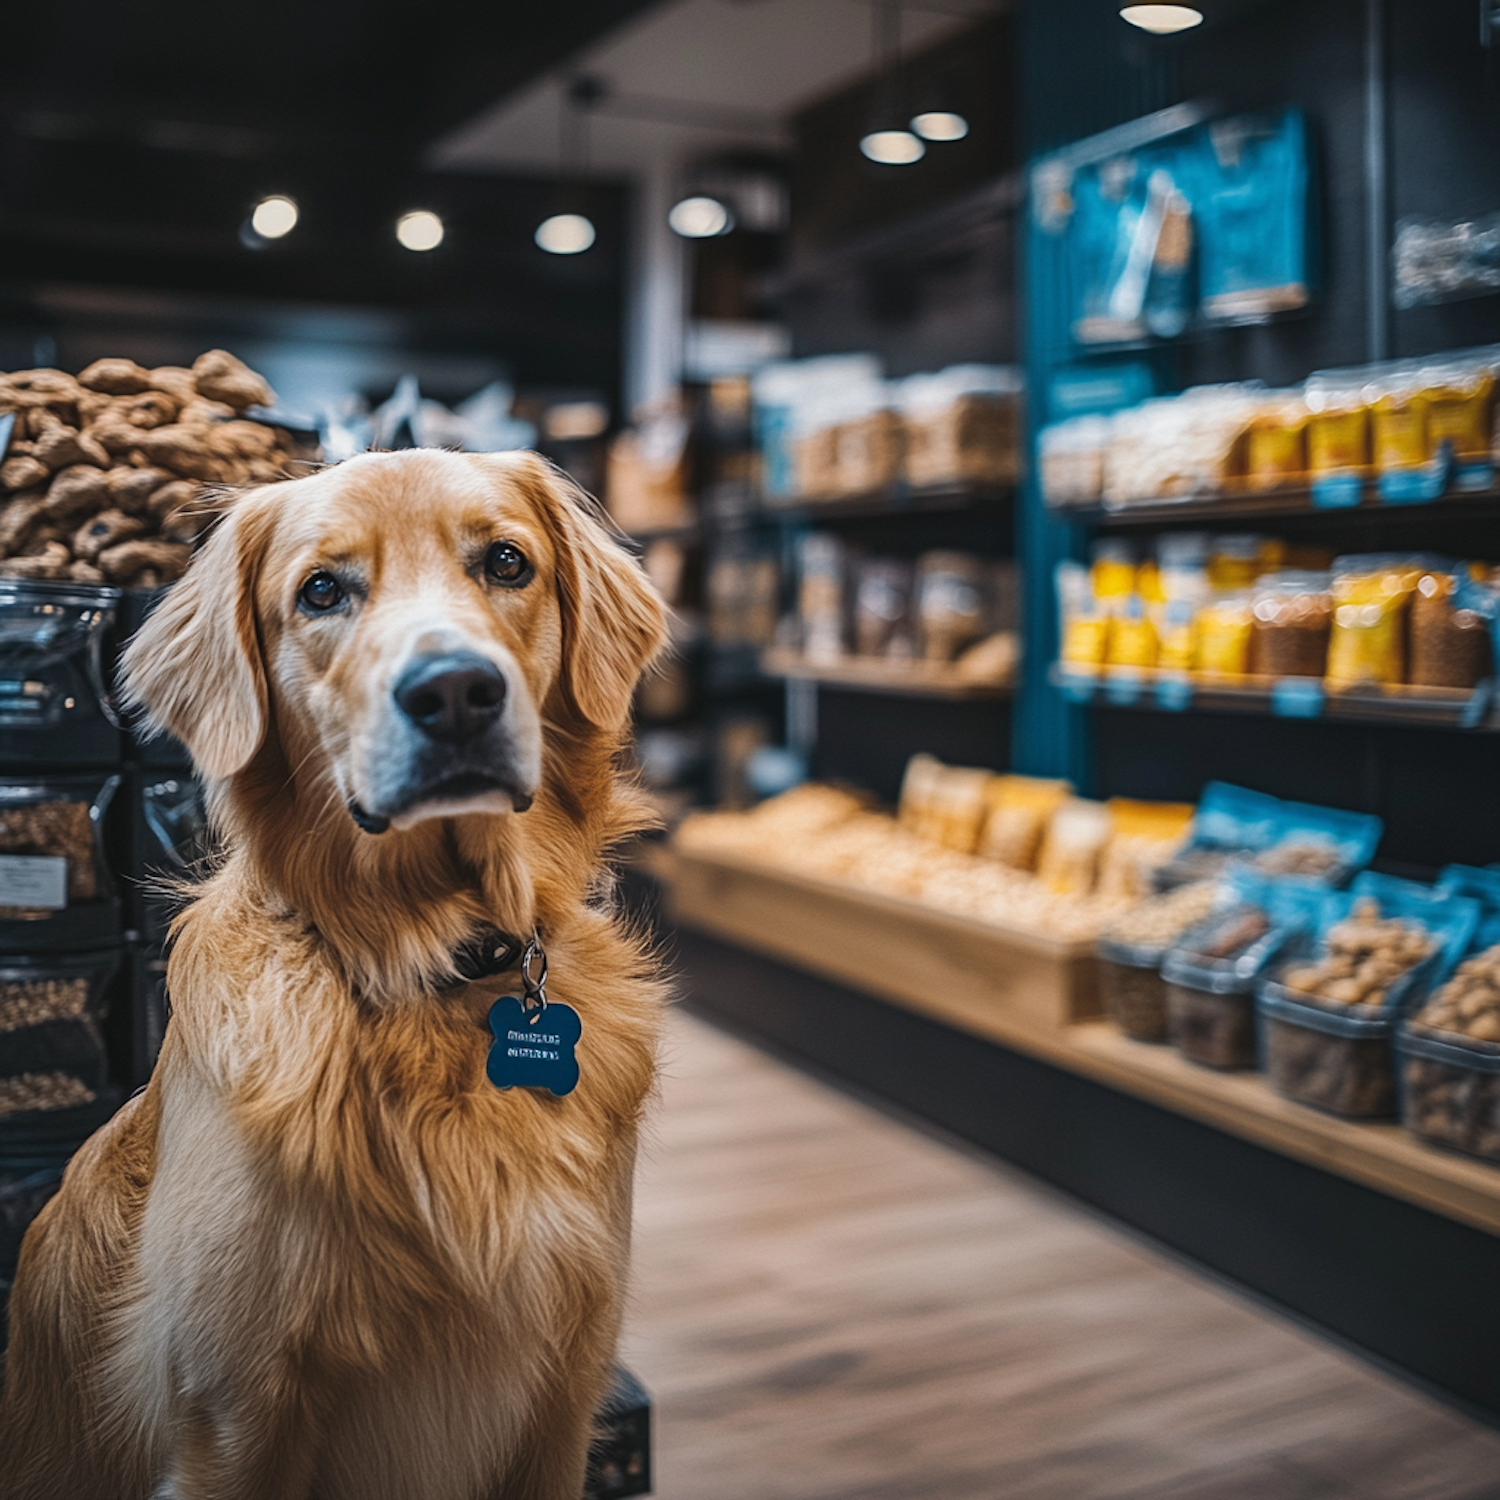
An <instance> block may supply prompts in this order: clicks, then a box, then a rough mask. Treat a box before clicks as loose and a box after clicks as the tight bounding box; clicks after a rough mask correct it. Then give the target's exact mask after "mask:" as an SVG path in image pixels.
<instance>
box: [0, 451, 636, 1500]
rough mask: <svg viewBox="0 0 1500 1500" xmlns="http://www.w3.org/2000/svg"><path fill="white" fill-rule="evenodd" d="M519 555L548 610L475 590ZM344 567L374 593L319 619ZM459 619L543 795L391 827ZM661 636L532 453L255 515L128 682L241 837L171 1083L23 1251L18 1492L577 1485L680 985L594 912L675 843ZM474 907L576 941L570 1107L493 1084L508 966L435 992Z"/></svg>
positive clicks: (109, 1137)
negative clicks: (609, 883)
mask: <svg viewBox="0 0 1500 1500" xmlns="http://www.w3.org/2000/svg"><path fill="white" fill-rule="evenodd" d="M502 537H503V538H505V539H508V540H511V541H514V542H516V543H517V544H518V545H520V546H521V548H522V550H523V551H524V552H525V553H526V555H527V556H528V557H529V558H530V559H531V560H532V562H533V563H534V566H535V572H536V576H535V580H534V582H533V583H532V584H531V585H530V586H529V587H527V588H524V589H519V590H514V591H504V590H496V589H493V588H487V587H486V586H485V580H484V579H483V578H482V577H480V576H478V575H477V574H476V568H475V565H474V563H473V557H474V554H475V548H476V547H479V548H482V547H483V546H484V545H485V544H486V543H487V542H488V541H489V540H490V539H492V538H502ZM330 561H334V562H337V564H338V565H339V566H341V567H346V568H352V569H353V570H355V572H356V573H357V574H358V576H359V577H360V578H362V579H363V580H364V587H365V590H366V591H365V593H364V594H363V595H362V596H361V599H360V603H359V607H358V608H357V609H354V610H352V611H351V612H350V614H349V615H348V617H347V618H345V619H343V620H341V621H339V622H337V623H333V622H330V621H327V620H316V621H311V622H310V621H308V620H307V619H305V618H304V617H303V616H302V615H300V614H299V613H298V611H297V609H296V607H295V600H296V599H297V596H298V592H297V591H298V589H299V587H300V586H301V582H302V580H303V579H305V578H306V577H307V576H308V573H309V570H310V569H311V568H313V567H316V566H319V565H324V564H328V563H329V562H330ZM434 621H435V622H436V625H434ZM438 626H441V629H440V630H439V632H438V634H439V635H440V636H441V637H442V639H443V640H445V641H447V640H450V639H451V640H464V641H468V642H470V643H471V644H477V645H478V646H479V648H480V649H481V650H482V651H483V652H484V653H486V654H487V656H488V657H489V658H491V659H494V660H496V661H499V662H502V663H507V664H509V665H510V666H511V667H512V668H513V669H514V670H515V671H516V672H518V673H519V675H520V678H521V679H522V680H520V681H513V682H512V684H511V686H512V698H513V699H514V701H515V704H516V709H515V711H516V714H517V716H518V723H519V722H520V721H521V720H524V717H525V714H526V713H527V712H531V713H533V714H534V717H535V723H536V725H537V726H538V727H539V729H540V761H539V783H538V785H537V786H536V789H535V800H534V803H533V805H532V806H531V807H530V809H529V811H526V812H525V813H524V814H520V813H503V812H495V811H480V812H467V813H464V812H460V813H458V814H456V815H453V816H432V817H427V818H423V819H421V820H418V821H415V822H412V823H411V824H410V826H401V825H399V824H398V825H397V826H395V827H393V828H392V829H391V831H389V832H387V833H384V834H381V835H371V834H368V833H364V832H361V831H360V830H359V829H358V828H357V827H356V826H355V823H354V822H353V820H352V819H351V816H350V814H349V812H348V811H347V810H346V802H347V801H348V800H349V798H350V797H351V796H354V795H357V794H359V792H360V787H361V785H362V783H361V780H360V778H361V777H368V775H369V774H373V773H371V772H369V770H368V767H369V766H370V765H372V764H374V763H375V762H376V761H378V758H379V754H380V744H379V735H378V729H379V725H380V723H381V722H382V719H381V715H382V714H384V713H386V712H387V707H386V702H387V699H388V698H389V692H388V690H387V688H388V683H389V679H390V674H391V672H392V671H393V670H394V667H393V663H392V661H391V657H392V654H393V653H395V654H399V652H400V651H401V650H403V649H407V648H409V647H411V645H412V642H413V641H416V643H417V649H420V648H421V646H422V642H423V641H424V640H426V639H427V635H425V634H424V632H428V633H430V631H431V630H432V629H436V628H437V627H438ZM444 631H446V632H447V634H446V635H444V634H443V632H444ZM413 632H415V634H413ZM662 639H663V625H662V611H661V607H660V605H659V603H658V601H657V599H656V597H655V596H654V594H653V593H652V592H651V590H650V588H649V585H647V584H646V582H645V580H644V576H643V575H642V573H641V572H640V570H639V569H638V568H637V567H636V566H635V564H634V563H633V562H632V561H631V560H630V559H629V558H628V557H627V556H626V555H625V554H624V553H623V552H622V551H621V550H620V549H618V548H617V547H616V546H615V545H614V544H613V543H612V541H611V540H610V538H609V537H608V535H607V534H606V533H605V531H604V530H603V528H602V527H601V526H600V525H599V524H598V523H597V522H596V521H595V520H593V519H592V518H591V517H590V516H589V515H588V514H587V513H586V511H585V509H584V507H583V505H582V504H581V503H580V497H578V496H577V495H576V493H574V492H571V491H570V489H569V488H568V486H567V485H566V482H565V481H563V480H562V479H561V477H560V476H558V475H557V474H556V473H555V472H554V471H552V470H551V469H549V468H548V467H547V466H546V465H545V464H544V463H543V462H542V461H541V460H539V459H537V458H536V457H535V456H534V455H529V454H506V455H494V456H470V455H459V454H449V453H439V452H431V451H416V452H410V453H400V454H380V455H367V456H365V457H362V458H357V459H353V460H351V461H349V462H348V463H345V464H342V465H339V466H338V467H335V468H332V469H328V470H324V471H322V472H321V473H318V474H316V475H314V476H312V477H310V478H307V479H302V480H297V481H294V482H291V483H286V484H279V485H273V486H270V487H268V488H265V489H261V490H257V491H252V492H250V493H248V494H246V495H245V496H243V497H241V498H240V499H239V500H238V501H237V502H236V503H235V504H234V505H233V507H232V508H231V509H230V510H229V512H228V514H227V515H226V517H225V519H224V520H223V522H222V523H221V524H220V525H219V527H218V528H217V530H216V531H215V532H214V534H213V535H212V537H211V538H210V539H209V541H208V542H207V543H206V545H205V546H204V547H203V549H202V550H201V551H200V553H199V555H198V557H197V558H196V559H195V560H194V562H193V565H192V567H191V568H190V569H189V571H188V573H187V576H186V577H185V578H184V579H183V581H182V582H181V583H180V584H178V585H177V586H176V587H175V588H174V589H173V590H172V592H171V594H170V595H169V596H168V597H167V599H166V600H165V602H164V603H163V605H162V606H161V607H160V608H159V609H158V610H157V611H156V612H155V614H154V615H153V616H152V618H151V620H150V621H149V622H148V624H147V625H146V627H145V628H144V629H143V631H142V632H141V634H140V636H139V637H138V638H137V640H136V642H135V643H134V645H133V646H132V648H131V650H130V651H129V653H128V658H127V662H126V671H127V685H128V689H129V691H130V693H131V695H132V696H133V698H134V700H135V701H136V702H137V703H138V704H139V705H140V706H141V707H142V708H143V709H144V711H145V712H146V713H147V714H149V716H150V718H151V719H152V721H153V722H154V723H155V724H156V725H157V726H158V727H161V728H164V729H167V730H170V731H172V732H173V733H175V734H177V735H179V736H180V737H181V738H182V739H183V740H184V741H185V742H186V743H187V744H188V746H189V747H190V748H191V749H192V751H193V753H194V756H195V759H196V760H197V763H198V765H199V767H200V768H201V770H202V772H203V773H204V775H205V777H206V778H207V779H208V781H209V784H210V788H211V806H212V811H213V816H214V818H215V821H216V824H217V827H218V829H219V831H220V833H221V834H222V836H223V838H224V841H225V846H226V849H227V855H226V858H225V860H224V863H223V864H222V866H221V867H220V868H219V869H218V870H217V871H216V872H215V873H214V874H213V875H212V876H211V877H210V878H208V879H207V881H206V882H205V883H204V884H203V885H202V886H201V888H200V889H199V890H198V892H197V894H196V899H195V900H194V901H193V903H192V905H191V906H189V907H188V908H187V910H186V911H185V912H184V913H183V915H182V916H181V917H180V918H179V919H178V922H177V925H176V929H175V943H174V947H173V951H172V954H171V960H170V966H169V971H168V983H169V987H170V992H171V996H172V1005H173V1014H172V1021H171V1025H170V1026H169V1028H168V1034H167V1038H166V1042H165V1045H164V1047H163V1049H162V1054H161V1059H160V1061H159V1063H158V1065H157V1068H156V1072H155V1074H154V1076H153V1078H152V1080H151V1083H150V1085H149V1087H148V1088H147V1089H146V1090H145V1091H144V1093H142V1094H141V1095H140V1096H138V1097H137V1098H135V1099H133V1100H132V1101H131V1102H130V1103H129V1104H127V1105H126V1106H125V1108H124V1109H122V1110H121V1111H120V1112H119V1114H118V1115H116V1117H115V1118H114V1119H113V1120H112V1121H111V1123H110V1124H109V1125H108V1126H106V1127H105V1128H104V1129H102V1130H101V1131H99V1132H98V1133H97V1134H96V1135H95V1136H94V1137H93V1139H92V1140H90V1141H89V1143H88V1144H87V1145H86V1146H85V1147H84V1149H83V1150H82V1151H81V1152H80V1153H79V1154H78V1156H77V1157H75V1159H74V1161H73V1162H72V1164H71V1166H70V1167H69V1169H68V1172H67V1175H66V1177H65V1179H64V1182H63V1186H62V1189H61V1191H60V1192H59V1194H58V1196H57V1197H56V1198H55V1199H54V1200H53V1201H52V1203H51V1204H50V1205H49V1206H48V1207H47V1209H46V1210H45V1211H44V1212H43V1214H42V1215H41V1217H40V1218H39V1219H38V1220H37V1221H36V1223H35V1225H34V1226H33V1227H32V1229H31V1231H30V1233H29V1234H28V1235H27V1238H26V1242H25V1245H24V1248H23V1252H22V1257H21V1266H20V1270H19V1273H18V1276H17V1280H16V1286H15V1292H14V1296H13V1299H12V1302H11V1350H10V1359H9V1366H8V1371H7V1378H6V1384H5V1398H4V1406H3V1409H0V1496H3V1497H4V1500H145V1497H147V1496H153V1497H169V1496H170V1497H174V1500H200V1497H201V1500H209V1497H212V1500H241V1497H243V1500H294V1497H296V1500H303V1497H306V1500H312V1497H316V1500H502V1497H503V1500H577V1497H578V1495H579V1494H580V1491H581V1487H582V1482H583V1472H584V1461H585V1454H586V1447H587V1442H588V1438H589V1434H590V1427H591V1421H592V1414H593V1413H594V1411H595V1410H596V1407H597V1404H598V1402H599V1400H600V1398H601V1395H602V1393H603V1391H604V1390H605V1388H606V1384H607V1379H608V1372H609V1368H610V1364H611V1360H612V1356H613V1352H614V1346H615V1340H616V1336H617V1331H618V1327H619V1321H620V1312H621V1299H622V1292H623V1282H624V1278H625V1273H626V1261H627V1254H628V1241H629V1224H630V1202H631V1178H632V1170H633V1162H634V1153H635V1144H636V1134H637V1129H638V1125H639V1121H640V1118H641V1113H642V1109H643V1106H644V1103H645V1101H646V1099H647V1096H648V1094H649V1091H650V1088H651V1084H652V1077H653V1057H654V1047H655V1039H656V1029H657V1015H658V1010H659V1006H660V1003H661V993H660V989H659V986H658V984H657V982H656V980H655V979H654V978H653V976H652V971H651V964H650V962H649V960H648V958H647V957H646V956H645V955H644V954H643V952H642V949H641V947H640V946H639V944H638V942H637V941H635V940H633V939H632V938H631V937H630V936H629V935H628V934H627V933H625V932H623V931H622V929H621V927H620V925H619V924H618V922H617V921H616V920H615V919H614V917H612V916H611V914H610V913H609V911H608V910H607V908H606V904H605V903H604V902H602V901H601V899H600V891H601V889H602V888H603V887H602V880H603V874H602V871H603V861H604V858H605V855H606V852H607V850H608V849H609V847H610V846H611V845H612V844H614V843H615V842H617V841H618V840H619V839H621V838H622V837H624V836H625V835H627V834H629V833H630V832H632V831H634V830H636V829H637V828H639V827H640V826H641V825H642V824H643V822H645V821H646V820H645V819H644V817H643V814H642V810H641V808H640V807H639V806H638V805H637V804H636V802H635V801H634V800H632V797H631V795H630V793H629V791H628V789H627V788H625V787H624V786H623V785H622V783H621V780H620V778H619V775H618V772H617V760H618V754H619V750H620V747H621V743H622V740H623V737H624V734H625V729H626V723H627V718H628V713H629V705H630V699H631V693H632V690H633V688H634V685H635V682H636V680H637V678H638V677H639V674H640V672H641V671H642V669H643V668H644V667H645V666H646V664H647V663H648V662H649V661H650V659H651V658H652V657H653V656H654V655H655V654H656V652H657V651H658V650H659V648H660V646H661V643H662ZM524 728H525V725H524V723H522V724H521V729H520V730H518V731H517V732H518V733H522V731H524ZM372 756H373V757H374V760H372V759H371V757H372ZM481 923H490V924H493V925H495V926H498V927H500V928H502V929H503V930H505V931H508V932H513V933H520V934H525V933H529V932H530V931H531V930H532V929H533V928H534V927H535V928H538V929H540V930H541V931H542V932H543V934H544V935H545V942H546V947H547V953H548V958H549V961H550V968H551V982H550V990H551V994H552V998H554V999H557V1000H563V1001H566V1002H567V1003H568V1004H570V1005H572V1006H574V1007H575V1008H576V1009H577V1011H578V1012H579V1014H580V1016H581V1017H582V1020H583V1039H582V1041H581V1043H580V1045H579V1049H578V1056H579V1061H580V1066H581V1072H582V1077H581V1082H580V1083H579V1086H578V1088H577V1089H576V1090H575V1091H574V1092H573V1093H572V1094H570V1095H568V1096H567V1097H565V1098H560V1099H559V1098H554V1097H552V1096H551V1095H550V1094H545V1093H540V1092H537V1091H532V1090H525V1089H513V1090H510V1091H508V1092H501V1091H499V1090H496V1089H495V1088H493V1087H491V1086H490V1084H489V1083H488V1082H487V1081H486V1078H485V1075H484V1065H485V1059H486V1055H487V1051H488V1047H489V1042H490V1036H489V1033H488V1031H487V1030H486V1029H485V1027H484V1019H485V1015H486V1012H487V1009H488V1006H489V1004H490V1002H491V999H492V998H493V996H494V995H495V994H496V993H497V992H498V991H499V989H500V988H501V984H502V982H501V981H494V982H491V983H489V984H487V985H471V986H467V987H464V988H458V989H442V990H440V989H438V988H437V987H436V985H435V979H437V978H451V976H452V972H453V971H452V968H451V963H450V959H449V955H450V954H451V953H452V952H453V950H454V949H455V947H456V946H458V945H459V944H460V943H461V942H462V941H463V940H464V938H465V937H466V936H468V935H470V934H471V933H472V932H473V930H474V928H475V926H476V924H481Z"/></svg>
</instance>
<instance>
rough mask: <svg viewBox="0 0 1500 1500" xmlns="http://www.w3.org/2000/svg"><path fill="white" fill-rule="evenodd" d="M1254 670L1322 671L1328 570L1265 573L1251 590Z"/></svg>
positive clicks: (1328, 619) (1329, 612)
mask: <svg viewBox="0 0 1500 1500" xmlns="http://www.w3.org/2000/svg"><path fill="white" fill-rule="evenodd" d="M1250 608H1251V613H1252V614H1253V615H1254V617H1255V626H1254V629H1255V662H1256V670H1257V671H1259V672H1264V673H1265V674H1266V675H1267V676H1270V677H1321V676H1322V675H1323V673H1324V670H1325V668H1326V667H1327V664H1328V637H1329V633H1330V631H1331V630H1332V628H1333V593H1332V575H1331V574H1329V573H1315V572H1304V571H1301V570H1296V569H1288V570H1286V571H1284V572H1280V573H1268V574H1266V575H1265V576H1264V577H1263V578H1261V579H1260V580H1259V581H1258V582H1257V583H1256V585H1255V589H1254V591H1253V593H1252V595H1251V606H1250Z"/></svg>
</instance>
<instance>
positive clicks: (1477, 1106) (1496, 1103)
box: [1396, 1023, 1500, 1162]
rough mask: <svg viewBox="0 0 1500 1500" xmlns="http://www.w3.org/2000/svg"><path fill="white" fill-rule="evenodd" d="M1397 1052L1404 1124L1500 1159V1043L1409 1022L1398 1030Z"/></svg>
mask: <svg viewBox="0 0 1500 1500" xmlns="http://www.w3.org/2000/svg"><path fill="white" fill-rule="evenodd" d="M1396 1054H1397V1057H1398V1058H1399V1060H1400V1067H1401V1083H1402V1109H1401V1118H1402V1122H1403V1123H1404V1124H1405V1126H1406V1128H1407V1129H1408V1130H1410V1131H1411V1132H1412V1134H1413V1135H1416V1136H1420V1137H1421V1138H1422V1139H1423V1140H1426V1141H1432V1142H1435V1143H1436V1144H1437V1145H1439V1146H1448V1147H1450V1148H1452V1149H1453V1150H1455V1151H1464V1152H1467V1153H1468V1154H1469V1155H1470V1156H1480V1157H1483V1158H1484V1159H1485V1160H1486V1161H1492V1162H1500V1044H1497V1043H1494V1042H1481V1041H1476V1040H1475V1039H1473V1038H1472V1037H1465V1036H1459V1035H1458V1034H1456V1033H1454V1032H1448V1031H1432V1030H1428V1029H1426V1028H1422V1027H1418V1026H1416V1025H1415V1024H1413V1023H1408V1024H1407V1025H1406V1026H1404V1027H1402V1028H1401V1029H1400V1030H1399V1031H1398V1032H1397V1033H1396Z"/></svg>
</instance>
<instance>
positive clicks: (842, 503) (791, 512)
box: [756, 483, 1015, 525]
mask: <svg viewBox="0 0 1500 1500" xmlns="http://www.w3.org/2000/svg"><path fill="white" fill-rule="evenodd" d="M1014 494H1015V490H1014V488H1013V487H1012V486H1010V485H980V484H962V483H954V484H934V485H926V486H923V487H920V488H913V487H912V486H911V485H908V484H894V485H889V486H887V487H886V488H884V489H879V490H868V491H865V492H864V493H862V494H857V495H840V496H839V497H838V498H837V499H834V500H800V501H794V502H788V503H787V504H785V505H774V504H771V503H770V502H768V501H762V502H761V504H760V506H759V508H758V510H757V512H756V513H757V514H758V515H759V516H760V517H761V518H762V519H765V520H774V521H789V522H797V523H806V524H809V525H815V524H819V523H822V522H829V521H870V520H878V519H881V518H882V517H886V516H901V515H937V514H941V513H943V512H949V511H965V510H984V509H993V508H995V507H997V506H1000V505H1004V504H1005V503H1006V502H1007V501H1009V500H1010V499H1012V498H1013V496H1014Z"/></svg>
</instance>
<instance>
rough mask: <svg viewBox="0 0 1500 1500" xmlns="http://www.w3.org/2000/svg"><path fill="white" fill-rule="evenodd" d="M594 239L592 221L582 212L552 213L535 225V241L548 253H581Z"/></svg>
mask: <svg viewBox="0 0 1500 1500" xmlns="http://www.w3.org/2000/svg"><path fill="white" fill-rule="evenodd" d="M594 239H595V235H594V226H593V223H592V222H591V221H590V220H588V219H586V218H584V216H583V215H582V214H553V215H552V217H551V218H550V219H543V220H542V222H541V223H540V224H538V225H537V227H536V242H537V244H538V245H540V246H541V247H542V249H543V250H545V251H546V252H547V254H548V255H581V254H582V253H583V252H584V251H585V250H587V249H588V247H589V246H590V245H592V244H593V243H594Z"/></svg>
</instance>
